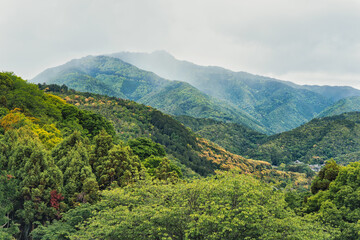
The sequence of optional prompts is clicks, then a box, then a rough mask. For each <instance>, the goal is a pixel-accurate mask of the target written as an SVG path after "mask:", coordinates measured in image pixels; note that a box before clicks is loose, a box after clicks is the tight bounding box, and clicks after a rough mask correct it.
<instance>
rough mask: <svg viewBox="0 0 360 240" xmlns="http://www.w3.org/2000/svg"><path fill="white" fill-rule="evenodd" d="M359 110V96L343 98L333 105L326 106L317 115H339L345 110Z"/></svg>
mask: <svg viewBox="0 0 360 240" xmlns="http://www.w3.org/2000/svg"><path fill="white" fill-rule="evenodd" d="M359 111H360V97H349V98H344V99H341V100H339V101H337V102H336V103H334V104H333V105H331V106H329V107H327V108H326V109H325V110H323V111H322V112H321V113H319V115H318V117H330V116H335V115H340V114H342V113H346V112H359Z"/></svg>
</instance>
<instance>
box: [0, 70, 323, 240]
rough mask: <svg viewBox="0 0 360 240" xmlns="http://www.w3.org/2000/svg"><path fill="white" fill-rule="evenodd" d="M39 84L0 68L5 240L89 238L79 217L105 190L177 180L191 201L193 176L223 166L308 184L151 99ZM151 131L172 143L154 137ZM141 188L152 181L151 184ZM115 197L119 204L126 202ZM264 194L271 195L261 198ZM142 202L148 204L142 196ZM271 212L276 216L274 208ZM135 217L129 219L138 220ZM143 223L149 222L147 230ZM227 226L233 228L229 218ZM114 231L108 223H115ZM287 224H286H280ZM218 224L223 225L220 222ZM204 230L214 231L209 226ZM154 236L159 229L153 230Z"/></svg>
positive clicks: (168, 185)
mask: <svg viewBox="0 0 360 240" xmlns="http://www.w3.org/2000/svg"><path fill="white" fill-rule="evenodd" d="M40 86H41V87H42V88H43V89H44V91H46V93H45V92H44V91H41V90H39V88H38V86H36V85H34V84H29V83H27V82H26V81H24V80H22V79H21V78H19V77H17V76H16V75H14V74H12V73H0V88H1V92H0V100H1V108H0V113H1V115H0V204H1V206H2V207H1V208H0V226H1V227H0V238H1V239H14V238H16V239H78V238H79V236H86V237H85V239H87V238H88V236H87V235H83V233H82V232H81V231H80V229H82V228H83V227H81V226H80V225H81V224H82V223H83V222H82V221H83V220H90V218H89V217H95V215H92V214H95V212H94V210H101V208H99V206H103V204H104V203H105V204H107V203H106V202H107V200H108V199H107V198H106V197H105V196H106V194H107V192H114V193H115V195H114V197H115V198H117V197H118V196H119V195H117V193H118V192H120V195H121V197H125V199H128V200H130V198H128V197H126V196H127V195H123V193H124V192H123V191H124V190H125V189H128V190H130V192H132V191H135V192H138V193H139V194H140V195H141V196H144V194H145V195H146V194H147V193H148V190H151V191H152V189H158V190H159V191H165V192H164V193H165V195H167V194H168V192H167V191H168V190H170V192H173V193H175V192H176V191H178V188H180V189H181V188H183V187H185V188H187V189H189V190H186V192H190V198H189V201H193V200H192V199H193V197H191V195H192V194H191V191H193V190H194V193H200V192H198V190H197V186H196V184H195V185H191V184H190V183H188V182H190V181H191V180H190V179H188V178H187V177H189V176H197V177H199V175H210V174H212V175H215V177H213V179H214V180H212V181H215V182H214V184H215V186H216V185H217V184H222V183H221V182H218V183H216V182H217V180H216V179H218V178H219V177H220V175H219V176H217V177H216V175H217V174H222V173H221V171H220V170H222V171H228V170H229V171H233V172H234V174H235V175H234V177H235V178H237V177H238V176H239V175H241V174H245V175H251V176H253V177H250V176H249V177H248V180H245V181H246V182H250V183H249V184H251V182H253V181H255V182H257V184H258V187H259V189H262V188H263V187H265V189H270V187H267V185H266V184H267V183H272V184H274V186H276V187H278V188H280V187H285V186H286V185H288V184H290V185H291V186H294V187H297V188H300V187H302V186H304V187H306V186H308V184H309V179H308V178H306V176H305V174H299V173H291V172H281V171H278V170H274V169H271V166H270V164H269V163H267V162H262V161H256V160H250V159H246V158H243V157H241V156H238V155H234V154H232V153H229V152H227V151H226V150H224V149H222V148H221V147H219V146H217V145H216V144H214V143H212V142H210V141H208V140H205V139H203V138H199V137H197V136H195V134H194V133H193V132H191V131H190V130H188V129H186V128H185V127H184V126H183V125H182V124H180V123H179V122H177V121H176V120H174V119H172V118H171V117H170V116H168V115H165V114H163V113H161V112H159V111H158V110H155V109H153V108H151V107H148V106H145V105H140V104H137V103H135V102H132V101H129V100H122V99H118V98H115V97H107V96H102V95H96V94H91V93H79V92H75V91H74V90H68V88H67V87H66V86H65V85H63V86H58V85H50V86H45V85H40ZM51 89H52V90H53V92H52V93H57V94H59V95H60V96H61V97H64V99H62V98H61V97H58V96H55V95H53V94H51V93H49V91H50V90H51ZM70 103H71V104H70ZM72 104H73V105H72ZM74 105H75V106H74ZM85 108H87V109H91V110H92V111H88V110H85ZM96 112H101V113H103V114H104V115H100V114H98V113H96ZM112 120H114V122H113V123H114V125H113V123H112ZM120 121H122V122H121V123H120ZM132 136H133V137H132ZM153 136H155V137H153ZM151 137H152V138H153V139H154V140H156V141H158V142H161V143H163V144H165V145H166V146H164V145H161V144H159V143H157V142H155V141H153V140H151ZM122 140H124V141H122ZM186 154H189V155H188V157H189V158H188V159H186V158H183V155H185V156H186ZM177 157H178V158H177ZM191 157H193V158H191ZM182 170H184V172H183V171H182ZM195 172H197V174H196V173H195ZM236 176H237V177H236ZM255 179H261V180H262V181H261V182H260V180H255ZM195 181H197V180H195ZM199 181H200V182H199V183H200V184H203V185H204V183H201V181H205V180H199ZM206 181H208V180H206ZM209 181H210V180H209ZM231 181H232V180H231ZM226 182H228V181H226ZM265 182H267V183H265ZM187 184H189V185H187ZM138 186H140V188H138ZM141 186H145V187H146V188H147V189H145V190H144V191H143V190H142V189H141ZM218 186H220V185H218ZM248 186H249V187H250V186H251V185H248ZM234 187H236V184H234ZM245 187H246V185H245ZM167 189H168V190H167ZM156 191H157V190H156ZM265 191H268V192H269V194H270V195H269V196H268V197H269V199H271V198H272V194H273V191H272V190H265ZM262 192H263V190H259V193H262ZM254 193H255V192H254ZM154 194H155V193H154ZM179 194H180V195H181V194H182V192H179ZM130 195H132V197H134V199H138V197H139V196H140V195H136V194H135V193H134V194H132V193H130ZM156 196H157V197H159V196H162V195H156ZM204 196H205V195H204ZM219 196H220V195H219ZM115 198H113V200H115V201H113V203H119V202H118V201H117V200H116V199H115ZM201 198H203V196H202V195H201ZM276 198H277V197H276ZM145 199H147V200H150V201H151V202H152V201H156V202H158V204H159V206H164V207H165V205H163V203H162V202H161V201H159V200H158V199H157V198H153V200H151V198H147V197H145ZM185 199H186V200H185V201H187V198H185ZM229 199H231V198H229ZM163 200H164V199H163ZM254 200H255V199H254ZM260 200H261V201H262V200H264V198H262V197H260V198H259V201H260ZM104 201H105V202H104ZM164 201H166V202H169V203H173V204H175V205H172V206H173V207H172V208H171V209H173V210H175V209H176V208H177V207H178V206H180V205H182V202H183V201H180V202H178V201H176V200H174V201H173V200H171V199H168V200H164ZM214 201H216V202H217V201H218V199H217V198H214ZM227 201H228V200H227ZM236 201H237V200H236ZM269 201H270V200H269ZM137 203H139V204H140V203H141V201H139V202H137ZM143 203H144V205H143V207H144V209H148V206H147V203H145V202H143ZM270 203H271V201H270V202H269V204H270ZM194 204H195V205H192V206H195V208H190V209H185V210H186V211H187V212H188V213H187V216H189V217H193V216H195V215H193V214H201V213H202V212H203V210H201V209H202V208H198V207H196V206H198V204H202V202H201V201H200V202H194ZM223 204H225V205H227V203H221V202H219V206H223ZM121 206H123V207H125V206H126V207H125V208H124V210H125V212H128V210H126V208H127V207H129V210H130V209H131V210H135V209H137V206H136V205H133V203H131V204H130V205H129V206H127V205H121ZM139 206H140V205H139ZM169 206H171V205H169ZM108 207H111V206H110V205H109V206H108ZM114 207H115V209H116V210H115V211H116V212H118V213H119V214H120V215H122V214H123V213H122V212H121V211H119V210H118V209H117V206H115V205H114ZM279 207H282V208H283V210H281V212H282V213H286V212H288V210H286V209H285V207H284V205H279ZM140 208H141V209H142V207H140ZM195 209H197V210H195ZM131 210H130V211H131ZM161 211H162V210H161ZM145 212H147V210H145ZM262 212H263V211H262ZM109 213H110V214H113V211H112V210H111V209H110V212H109ZM134 213H135V212H134ZM143 213H144V212H142V211H139V212H138V213H136V214H135V215H134V218H133V217H132V216H130V218H131V219H133V220H135V221H136V218H137V217H136V216H140V215H141V214H143ZM148 213H151V211H150V212H148ZM169 213H171V212H169ZM244 213H245V212H244ZM73 214H74V215H73ZM138 214H139V215H138ZM101 215H102V214H101ZM267 215H268V216H271V215H272V211H269V212H268V213H267ZM102 216H103V215H102ZM170 216H172V213H171V214H170ZM184 216H185V215H184ZM287 216H288V217H289V218H292V217H294V219H298V218H297V217H296V216H295V215H294V213H293V212H289V215H286V216H285V215H284V216H279V219H283V218H287ZM138 219H139V220H140V221H142V220H143V219H142V218H138ZM195 219H198V218H195ZM68 220H69V221H68ZM128 220H129V221H128ZM128 220H125V221H121V222H122V224H125V225H126V224H130V225H133V223H132V222H131V221H130V219H128ZM174 220H175V219H174ZM224 220H226V219H224ZM99 221H100V222H103V223H104V224H105V225H106V227H105V228H106V229H110V228H109V227H110V225H111V224H110V222H108V221H107V220H105V219H103V218H102V217H100V219H99ZM196 221H197V220H196ZM236 221H237V220H236ZM296 221H297V220H296ZM300 221H302V220H301V219H300ZM116 222H117V220H116ZM248 223H251V224H253V225H254V227H255V226H257V225H258V224H264V223H262V222H261V221H260V219H258V218H257V217H255V219H254V221H249V222H248ZM53 224H54V225H53ZM284 224H285V221H284ZM133 226H135V225H133ZM177 226H178V225H176V227H177ZM143 227H144V225H142V226H141V227H140V228H143ZM148 227H149V228H147V227H145V228H144V231H150V229H151V228H152V227H150V226H148ZM224 227H225V228H228V227H227V226H226V225H224ZM96 229H97V228H96V227H93V226H89V229H87V230H85V231H86V232H88V234H89V235H91V236H93V237H99V238H102V237H101V236H104V237H105V238H109V239H122V238H124V237H125V238H127V237H129V236H130V237H131V236H136V234H137V233H136V232H134V231H132V232H133V233H132V234H135V235H131V234H130V235H126V234H125V232H123V231H122V230H121V229H119V232H116V233H115V232H113V233H111V234H110V235H111V236H110V235H106V234H105V235H104V233H100V232H99V234H100V235H96V233H95V232H96V231H97V230H96ZM106 229H104V230H105V231H107V230H106ZM169 229H170V228H169ZM186 229H188V226H187V227H186ZM280 229H281V227H280V228H279V231H280ZM314 229H316V230H319V231H322V226H321V225H318V226H317V227H316V228H314ZM78 231H79V232H78ZM92 231H95V232H92ZM168 231H169V230H165V229H163V230H161V231H160V232H159V234H163V233H164V234H169V232H168ZM218 231H220V230H215V232H218ZM256 231H257V230H256ZM262 231H263V232H262V233H261V232H259V233H254V232H252V231H250V232H247V233H244V234H245V235H246V236H258V234H262V235H264V234H265V235H266V234H269V233H270V232H268V230H266V229H264V230H262ZM186 232H188V230H186ZM195 232H197V230H196V231H195ZM195 232H194V234H195ZM151 234H152V233H151ZM151 234H150V235H151ZM174 234H175V233H174ZM177 234H178V233H176V234H175V235H176V236H177ZM180 234H183V231H180ZM204 234H205V235H207V234H208V233H207V231H205V232H204ZM219 234H220V233H219ZM254 234H255V235H254ZM272 234H273V233H272ZM299 234H300V233H299ZM175 235H174V236H175ZM192 235H193V234H191V236H192ZM153 236H154V237H156V236H158V235H157V234H155V233H154V234H153ZM163 236H165V235H163ZM191 236H190V235H189V238H192V237H191ZM196 236H198V235H196V234H195V235H194V237H195V238H196ZM219 236H220V235H219ZM321 236H322V235H321Z"/></svg>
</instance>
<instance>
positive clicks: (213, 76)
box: [111, 51, 360, 132]
mask: <svg viewBox="0 0 360 240" xmlns="http://www.w3.org/2000/svg"><path fill="white" fill-rule="evenodd" d="M111 56H113V57H117V58H120V59H122V60H124V61H126V62H129V63H131V64H134V65H135V66H137V67H139V68H142V69H145V70H148V71H152V72H154V73H156V74H158V75H159V76H161V77H164V78H167V79H174V80H180V81H185V82H188V83H190V84H191V85H193V86H195V87H196V88H198V89H199V90H201V91H203V92H204V93H206V94H208V95H210V96H213V97H216V98H218V99H221V100H224V101H227V102H228V103H229V104H232V105H234V106H236V107H238V108H240V109H244V110H245V111H246V112H247V113H249V114H250V115H251V116H253V117H254V118H255V119H257V120H259V121H260V122H261V123H262V124H263V125H264V126H266V127H267V128H268V129H270V130H272V131H273V132H282V131H286V130H290V129H292V128H295V127H298V126H300V125H301V124H303V123H305V122H307V121H309V120H311V119H312V118H314V117H315V116H316V115H317V114H318V113H320V112H321V111H322V110H323V109H324V108H326V107H327V106H329V105H331V104H332V103H333V102H335V101H336V100H338V99H340V98H343V97H348V96H353V95H357V96H359V95H360V90H357V89H354V88H350V87H329V86H324V87H319V86H300V85H296V84H293V83H290V82H285V81H280V80H277V79H272V78H268V77H262V76H257V75H252V74H249V73H245V72H232V71H230V70H227V69H223V68H220V67H204V66H199V65H195V64H193V63H190V62H186V61H179V60H177V59H175V58H174V57H173V56H171V55H170V54H168V53H166V52H164V51H157V52H154V53H151V54H146V53H129V52H122V53H115V54H111Z"/></svg>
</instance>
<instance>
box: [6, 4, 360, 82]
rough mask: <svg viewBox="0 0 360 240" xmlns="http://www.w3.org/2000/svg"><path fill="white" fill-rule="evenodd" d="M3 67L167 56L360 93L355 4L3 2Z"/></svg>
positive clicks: (25, 71)
mask: <svg viewBox="0 0 360 240" xmlns="http://www.w3.org/2000/svg"><path fill="white" fill-rule="evenodd" d="M0 6H1V9H2V11H1V14H0V70H2V71H13V72H15V73H16V74H17V75H20V76H22V77H23V78H25V79H31V78H32V77H34V76H35V75H36V74H38V73H40V72H41V71H43V70H44V69H46V68H48V67H53V66H56V65H59V64H63V63H65V62H66V61H68V60H71V59H73V58H80V57H83V56H86V55H98V54H105V53H113V52H119V51H137V52H152V51H154V50H166V51H168V52H169V53H171V54H172V55H174V56H175V57H176V58H178V59H182V60H188V61H191V62H194V63H196V64H200V65H217V66H222V67H225V68H229V69H231V70H234V71H246V72H250V73H254V74H259V75H266V76H271V77H277V78H279V79H282V80H289V81H294V82H297V83H302V84H320V85H324V84H328V85H351V86H354V87H357V88H359V89H360V1H359V0H336V1H335V0H324V1H320V0H291V1H289V0H271V1H269V0H217V1H212V0H180V1H179V0H71V1H70V0H31V1H30V0H0Z"/></svg>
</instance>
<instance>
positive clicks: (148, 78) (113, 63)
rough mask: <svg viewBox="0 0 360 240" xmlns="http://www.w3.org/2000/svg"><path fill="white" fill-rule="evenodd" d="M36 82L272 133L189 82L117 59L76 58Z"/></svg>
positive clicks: (44, 74) (45, 73) (46, 72)
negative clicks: (167, 78) (235, 123)
mask: <svg viewBox="0 0 360 240" xmlns="http://www.w3.org/2000/svg"><path fill="white" fill-rule="evenodd" d="M32 82H35V83H44V82H45V83H48V84H54V83H55V84H60V85H61V84H65V85H66V86H68V87H69V88H73V89H75V90H78V91H88V92H93V93H98V94H106V95H108V96H115V97H120V98H126V99H130V100H134V101H137V102H139V103H144V104H147V105H150V106H152V107H155V108H158V109H160V110H162V111H164V112H166V113H169V114H173V115H190V116H193V117H208V118H213V119H216V120H221V121H225V122H228V121H231V122H237V123H240V124H245V125H247V126H249V127H251V128H253V129H256V130H258V131H261V132H268V133H271V131H270V130H269V129H267V128H265V127H264V126H263V125H262V124H261V123H260V122H259V121H257V120H256V119H255V118H254V117H252V116H250V115H249V114H248V113H247V112H245V111H243V110H242V109H239V108H237V107H236V106H232V105H230V104H227V103H226V102H224V101H221V100H218V99H216V98H214V97H211V96H208V95H206V94H205V93H202V92H201V91H199V90H198V89H196V88H194V87H193V86H191V85H190V84H188V83H185V82H179V81H170V80H166V79H164V78H160V77H158V76H157V75H155V74H154V73H151V72H147V71H144V70H141V69H138V68H137V67H135V66H133V65H131V64H129V63H126V62H124V61H122V60H120V59H117V58H112V57H106V56H97V57H94V56H88V57H84V58H81V59H75V60H72V61H70V62H68V63H66V64H64V65H61V66H58V67H54V68H50V69H47V70H45V71H44V72H42V73H40V74H39V75H38V76H36V77H35V78H34V79H32Z"/></svg>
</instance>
